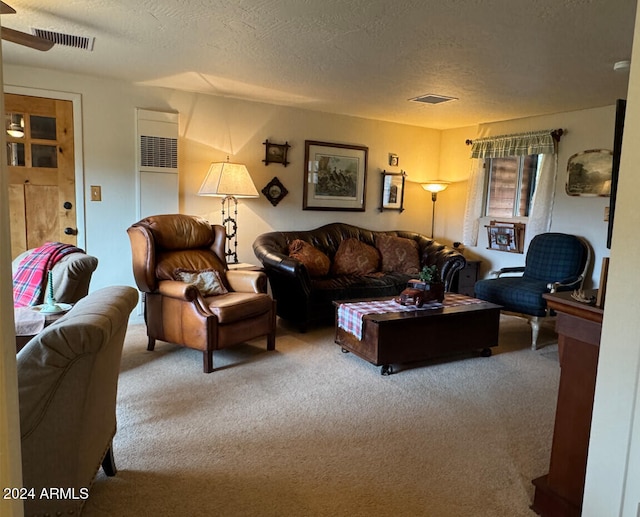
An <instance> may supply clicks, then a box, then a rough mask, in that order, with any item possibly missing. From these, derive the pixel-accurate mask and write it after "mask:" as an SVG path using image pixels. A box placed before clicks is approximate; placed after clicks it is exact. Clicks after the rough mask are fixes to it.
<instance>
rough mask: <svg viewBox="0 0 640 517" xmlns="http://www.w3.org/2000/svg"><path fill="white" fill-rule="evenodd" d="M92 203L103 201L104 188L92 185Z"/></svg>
mask: <svg viewBox="0 0 640 517" xmlns="http://www.w3.org/2000/svg"><path fill="white" fill-rule="evenodd" d="M91 201H102V187H100V186H99V185H91Z"/></svg>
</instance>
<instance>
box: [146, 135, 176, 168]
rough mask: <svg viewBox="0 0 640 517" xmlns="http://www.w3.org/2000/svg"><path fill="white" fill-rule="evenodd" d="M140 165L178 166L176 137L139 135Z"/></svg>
mask: <svg viewBox="0 0 640 517" xmlns="http://www.w3.org/2000/svg"><path fill="white" fill-rule="evenodd" d="M140 165H141V166H142V167H162V168H165V167H166V168H170V169H177V168H178V139H177V138H164V137H161V136H147V135H140Z"/></svg>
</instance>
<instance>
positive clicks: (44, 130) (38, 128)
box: [29, 115, 56, 140]
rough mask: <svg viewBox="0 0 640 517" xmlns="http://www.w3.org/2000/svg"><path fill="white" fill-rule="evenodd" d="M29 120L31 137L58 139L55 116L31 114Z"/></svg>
mask: <svg viewBox="0 0 640 517" xmlns="http://www.w3.org/2000/svg"><path fill="white" fill-rule="evenodd" d="M29 121H30V123H31V138H37V139H39V140H55V139H56V119H55V118H53V117H41V116H38V115H31V117H30V119H29Z"/></svg>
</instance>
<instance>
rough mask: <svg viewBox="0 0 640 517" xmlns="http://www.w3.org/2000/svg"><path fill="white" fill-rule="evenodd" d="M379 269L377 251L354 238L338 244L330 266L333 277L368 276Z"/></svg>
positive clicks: (378, 254)
mask: <svg viewBox="0 0 640 517" xmlns="http://www.w3.org/2000/svg"><path fill="white" fill-rule="evenodd" d="M379 269H380V253H378V250H377V249H376V248H374V247H373V246H369V245H368V244H365V243H364V242H362V241H360V240H358V239H355V238H350V239H345V240H343V241H342V242H341V243H340V246H339V247H338V251H336V256H335V257H334V258H333V265H332V266H331V272H332V273H333V274H334V275H368V274H370V273H375V272H376V271H378V270H379Z"/></svg>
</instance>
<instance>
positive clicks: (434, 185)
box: [421, 180, 451, 239]
mask: <svg viewBox="0 0 640 517" xmlns="http://www.w3.org/2000/svg"><path fill="white" fill-rule="evenodd" d="M450 183H451V182H450V181H439V180H434V181H427V182H425V183H421V185H422V188H423V189H425V190H428V191H429V192H431V201H432V202H433V207H432V209H431V238H432V239H433V228H434V223H435V220H436V200H437V199H438V192H442V191H443V190H444V189H446V188H447V187H448V186H449V184H450Z"/></svg>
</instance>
